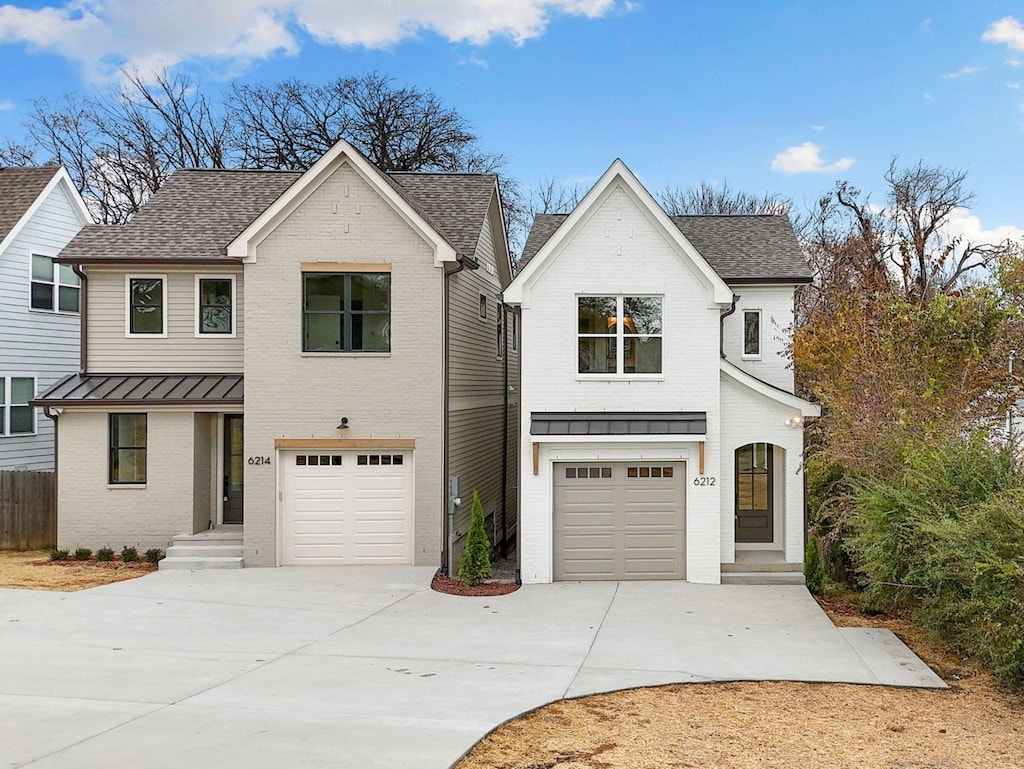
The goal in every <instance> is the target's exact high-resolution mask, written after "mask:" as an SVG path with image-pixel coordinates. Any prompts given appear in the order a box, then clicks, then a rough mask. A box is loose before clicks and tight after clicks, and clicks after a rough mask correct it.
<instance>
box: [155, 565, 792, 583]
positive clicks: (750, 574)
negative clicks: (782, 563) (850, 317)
mask: <svg viewBox="0 0 1024 769" xmlns="http://www.w3.org/2000/svg"><path fill="white" fill-rule="evenodd" d="M161 563H163V562H162V561H161ZM726 565H727V564H724V563H723V564H722V584H723V585H802V584H804V573H803V572H802V571H728V572H727V571H726V570H725V566H726Z"/></svg>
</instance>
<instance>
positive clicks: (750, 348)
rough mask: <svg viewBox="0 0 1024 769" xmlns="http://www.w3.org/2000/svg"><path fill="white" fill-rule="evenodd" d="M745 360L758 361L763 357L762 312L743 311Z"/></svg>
mask: <svg viewBox="0 0 1024 769" xmlns="http://www.w3.org/2000/svg"><path fill="white" fill-rule="evenodd" d="M742 357H743V358H745V359H747V360H757V359H758V358H760V357H761V311H760V310H744V311H743V355H742Z"/></svg>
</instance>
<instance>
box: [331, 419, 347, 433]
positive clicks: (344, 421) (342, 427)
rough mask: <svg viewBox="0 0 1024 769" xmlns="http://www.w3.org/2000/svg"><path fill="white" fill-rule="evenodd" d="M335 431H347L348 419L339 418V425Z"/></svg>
mask: <svg viewBox="0 0 1024 769" xmlns="http://www.w3.org/2000/svg"><path fill="white" fill-rule="evenodd" d="M334 429H335V430H347V429H348V417H342V418H341V424H340V425H338V426H337V427H336V428H334Z"/></svg>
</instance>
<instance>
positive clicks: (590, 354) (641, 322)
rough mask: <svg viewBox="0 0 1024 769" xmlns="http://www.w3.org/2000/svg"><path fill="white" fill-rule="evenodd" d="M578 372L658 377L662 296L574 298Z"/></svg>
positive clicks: (659, 370)
mask: <svg viewBox="0 0 1024 769" xmlns="http://www.w3.org/2000/svg"><path fill="white" fill-rule="evenodd" d="M576 315H577V323H578V326H577V348H578V351H579V368H578V369H577V371H578V373H580V374H582V375H584V376H586V375H601V376H644V375H660V374H661V372H662V365H661V342H662V297H660V296H624V295H619V296H578V297H576Z"/></svg>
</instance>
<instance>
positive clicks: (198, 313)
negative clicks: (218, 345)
mask: <svg viewBox="0 0 1024 769" xmlns="http://www.w3.org/2000/svg"><path fill="white" fill-rule="evenodd" d="M237 278H238V276H237V275H234V274H231V273H225V274H223V275H221V274H213V273H210V274H206V273H196V280H195V284H196V285H195V328H194V329H193V330H194V333H195V338H196V339H235V338H236V337H237V335H238V281H237ZM204 280H228V281H231V304H230V307H231V331H230V332H222V331H203V329H202V319H203V316H202V311H203V308H202V304H201V302H202V295H203V291H202V287H203V281H204Z"/></svg>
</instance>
